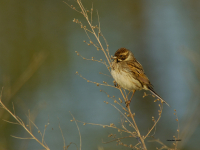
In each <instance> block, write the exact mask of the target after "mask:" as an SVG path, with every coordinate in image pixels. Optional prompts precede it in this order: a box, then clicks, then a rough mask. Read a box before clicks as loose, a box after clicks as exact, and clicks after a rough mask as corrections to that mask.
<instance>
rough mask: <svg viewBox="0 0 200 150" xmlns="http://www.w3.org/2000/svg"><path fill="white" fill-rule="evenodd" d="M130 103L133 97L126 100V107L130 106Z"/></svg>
mask: <svg viewBox="0 0 200 150" xmlns="http://www.w3.org/2000/svg"><path fill="white" fill-rule="evenodd" d="M130 103H131V99H130V100H128V101H126V102H125V104H126V107H128V106H129V105H130Z"/></svg>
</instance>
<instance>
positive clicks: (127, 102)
mask: <svg viewBox="0 0 200 150" xmlns="http://www.w3.org/2000/svg"><path fill="white" fill-rule="evenodd" d="M134 94H135V90H133V94H132V96H131V99H132V98H133V95H134ZM131 99H130V100H128V101H126V107H127V106H128V105H130V103H131Z"/></svg>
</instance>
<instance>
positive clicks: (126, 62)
mask: <svg viewBox="0 0 200 150" xmlns="http://www.w3.org/2000/svg"><path fill="white" fill-rule="evenodd" d="M111 58H112V59H114V60H113V62H112V67H111V75H112V76H113V78H114V80H115V81H116V82H117V84H118V85H119V86H120V87H122V88H124V89H126V90H129V91H133V92H135V90H142V89H144V90H149V91H151V93H153V94H154V95H155V96H156V97H158V98H159V99H161V100H162V101H163V102H164V103H166V102H165V101H164V100H163V99H162V98H161V97H160V96H159V95H158V94H157V93H156V92H155V91H154V90H153V85H152V84H151V83H150V81H149V79H148V77H147V76H146V75H145V73H144V69H143V67H142V65H141V64H140V63H139V62H138V61H137V60H136V59H135V57H134V55H133V53H132V52H131V51H129V50H128V49H126V48H120V49H118V50H117V51H116V52H115V55H114V56H112V57H111ZM166 104H167V103H166ZM167 105H168V106H169V104H167Z"/></svg>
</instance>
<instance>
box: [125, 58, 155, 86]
mask: <svg viewBox="0 0 200 150" xmlns="http://www.w3.org/2000/svg"><path fill="white" fill-rule="evenodd" d="M127 69H129V70H130V72H131V73H132V74H133V76H134V78H136V79H137V80H139V82H140V83H141V84H142V85H148V86H150V87H152V85H151V83H150V81H149V79H148V77H147V76H146V75H145V73H144V69H143V67H142V65H141V64H140V63H139V62H138V61H137V60H134V61H127Z"/></svg>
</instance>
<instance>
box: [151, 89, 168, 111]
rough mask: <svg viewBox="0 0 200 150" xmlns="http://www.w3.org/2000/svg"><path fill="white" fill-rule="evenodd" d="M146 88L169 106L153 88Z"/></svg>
mask: <svg viewBox="0 0 200 150" xmlns="http://www.w3.org/2000/svg"><path fill="white" fill-rule="evenodd" d="M148 89H149V91H151V93H153V95H155V96H156V97H158V98H159V99H161V100H162V101H163V102H164V103H165V104H167V105H168V106H169V107H170V105H169V104H168V103H167V102H166V101H165V100H163V99H162V98H161V97H160V96H159V95H158V94H157V93H156V92H155V91H154V90H153V88H151V87H148Z"/></svg>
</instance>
